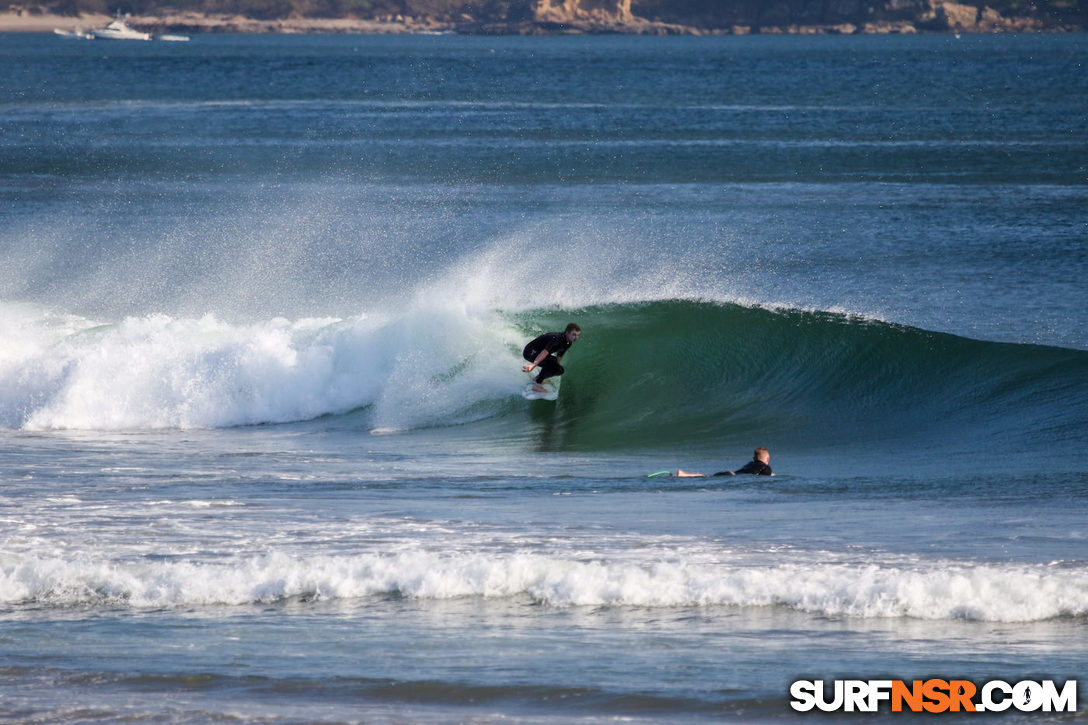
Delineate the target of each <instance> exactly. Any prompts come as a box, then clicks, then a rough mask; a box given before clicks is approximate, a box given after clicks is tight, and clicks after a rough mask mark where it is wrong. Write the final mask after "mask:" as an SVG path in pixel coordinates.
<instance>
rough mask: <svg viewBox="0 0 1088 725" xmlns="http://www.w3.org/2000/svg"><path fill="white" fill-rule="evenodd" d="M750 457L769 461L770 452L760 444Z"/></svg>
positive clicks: (764, 461)
mask: <svg viewBox="0 0 1088 725" xmlns="http://www.w3.org/2000/svg"><path fill="white" fill-rule="evenodd" d="M752 457H753V458H754V459H755V460H757V461H762V462H763V463H770V462H771V452H770V451H768V450H767V449H766V448H764V447H762V446H760V447H759V448H757V449H756V452H755V453H753V454H752Z"/></svg>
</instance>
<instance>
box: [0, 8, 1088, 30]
mask: <svg viewBox="0 0 1088 725" xmlns="http://www.w3.org/2000/svg"><path fill="white" fill-rule="evenodd" d="M110 20H112V17H110V16H108V15H102V14H96V15H81V16H78V17H73V16H66V15H52V14H48V13H42V14H32V13H29V12H23V13H15V12H0V33H51V32H53V30H55V29H57V30H65V31H74V30H89V29H91V28H98V27H102V26H104V25H106V23H108V22H109V21H110ZM126 21H127V22H128V24H129V25H131V26H132V27H134V28H137V29H139V30H143V31H147V32H156V33H176V32H183V33H192V34H198V33H252V34H358V35H405V34H425V33H456V34H464V35H604V34H609V35H748V34H761V35H855V34H862V35H912V34H916V33H938V34H940V33H943V34H948V33H952V32H957V33H972V34H992V33H1070V32H1084V30H1085V29H1084V28H1080V27H1075V26H1045V25H1043V24H1042V23H1040V22H1038V21H1033V20H1030V19H1024V18H1011V19H1002V21H1001V22H1000V23H996V24H989V25H983V24H980V25H978V26H976V27H972V28H956V29H947V30H934V29H933V28H919V27H917V26H916V25H915V24H913V23H910V22H907V21H900V22H878V23H866V24H865V25H862V26H856V25H853V24H851V23H843V24H838V25H788V26H774V27H769V26H763V27H752V26H733V27H730V28H701V27H696V26H687V25H675V24H670V23H661V22H654V21H648V20H642V19H638V18H636V19H635V21H633V22H629V23H546V22H539V21H524V22H518V23H513V22H497V23H496V22H491V23H468V22H463V23H454V22H448V21H442V20H435V19H432V18H412V17H403V16H396V17H389V18H383V19H370V20H364V19H358V18H303V17H289V18H282V19H272V20H260V19H257V18H250V17H245V16H241V15H214V14H203V13H196V12H183V13H171V14H165V15H133V16H131V17H129V18H127V20H126Z"/></svg>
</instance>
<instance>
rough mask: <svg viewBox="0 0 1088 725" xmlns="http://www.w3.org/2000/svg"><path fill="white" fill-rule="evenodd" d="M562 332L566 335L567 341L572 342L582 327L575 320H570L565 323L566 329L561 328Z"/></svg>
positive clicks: (578, 335) (579, 333)
mask: <svg viewBox="0 0 1088 725" xmlns="http://www.w3.org/2000/svg"><path fill="white" fill-rule="evenodd" d="M563 334H564V335H566V336H567V341H568V342H574V341H575V340H577V339H578V338H579V337H580V336H581V334H582V328H581V327H579V326H578V323H577V322H572V323H570V324H569V325H567V329H565V330H563Z"/></svg>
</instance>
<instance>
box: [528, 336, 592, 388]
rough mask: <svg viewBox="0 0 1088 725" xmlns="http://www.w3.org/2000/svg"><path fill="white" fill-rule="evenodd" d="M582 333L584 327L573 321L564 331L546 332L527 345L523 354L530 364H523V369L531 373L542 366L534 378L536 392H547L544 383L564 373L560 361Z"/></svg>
mask: <svg viewBox="0 0 1088 725" xmlns="http://www.w3.org/2000/svg"><path fill="white" fill-rule="evenodd" d="M581 334H582V328H581V327H578V325H577V324H576V323H574V322H572V323H570V324H569V325H567V329H566V330H564V331H563V332H545V333H544V334H543V335H541V336H540V337H538V338H536V339H534V340H532V341H531V342H530V343H529V344H528V345H526V346H525V349H524V350H523V351H522V352H521V356H522V357H523V358H525V359H526V360H528V361H529V364H528V365H522V366H521V369H522V370H523V371H525V372H527V373H531V372H533V369H534V368H540V374H539V375H537V376H536V378H535V379H534V380H533V391H534V392H537V393H545V392H547V391H548V389H547V388H545V387H544V386H543V384H542V383H543V382H544V381H545V380H547V379H548V378H554V377H555V376H557V375H562V374H563V372H564V370H563V366H562V365H560V364H559V361H560V360H562V359H563V355H564V354H566V352H567V350H569V349H570V346H571V345H573V344H574V341H575V340H577V339H578V338H579V336H581Z"/></svg>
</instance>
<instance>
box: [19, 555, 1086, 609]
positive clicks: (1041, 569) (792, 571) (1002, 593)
mask: <svg viewBox="0 0 1088 725" xmlns="http://www.w3.org/2000/svg"><path fill="white" fill-rule="evenodd" d="M390 594H395V595H401V596H406V597H412V598H419V599H450V598H457V597H481V598H506V597H518V596H525V597H529V598H531V600H532V601H534V602H537V603H542V604H547V605H551V606H557V607H571V606H579V607H580V606H592V607H600V606H612V607H628V606H634V607H707V606H734V607H766V606H786V607H790V608H793V609H797V610H800V611H805V612H812V613H817V614H822V615H830V616H851V617H863V618H872V617H910V618H918V619H929V620H939V619H968V620H980V621H990V622H1030V621H1039V620H1045V619H1050V618H1054V617H1068V616H1078V617H1079V616H1085V615H1086V614H1088V572H1085V571H1084V570H1083V569H1073V570H1069V569H1061V568H1054V567H1047V566H1038V565H1020V566H1013V565H974V566H967V565H961V564H955V563H948V562H933V563H929V564H927V565H920V564H916V565H914V566H912V567H905V566H902V565H893V564H887V565H871V566H859V565H847V564H839V563H819V562H809V563H803V564H780V565H772V566H743V565H742V566H736V565H724V564H719V565H715V564H711V563H708V562H699V563H685V562H681V561H667V560H657V561H648V560H643V561H639V562H632V561H610V560H604V559H601V560H588V561H587V560H579V559H571V558H567V557H563V556H559V555H554V554H553V555H543V554H537V553H525V554H522V553H512V554H503V555H490V556H489V555H484V554H475V553H460V554H438V553H433V552H426V551H404V552H401V553H396V554H388V555H379V554H366V555H357V556H327V555H322V556H312V557H299V556H291V555H287V554H284V553H272V554H267V555H261V556H251V557H247V558H239V559H236V560H232V561H230V562H218V561H217V562H214V563H197V562H189V561H185V562H164V561H140V560H137V561H123V562H122V561H108V560H98V559H94V558H90V557H88V558H80V559H78V560H61V559H57V558H47V557H46V558H39V557H36V556H29V555H19V554H16V555H10V554H9V555H8V556H6V557H4V559H2V560H0V602H2V603H4V604H7V605H12V604H25V603H35V604H39V605H46V606H60V607H68V606H88V605H91V606H93V605H106V606H119V605H120V606H130V607H134V608H154V607H187V606H199V605H243V604H251V603H269V602H277V601H282V600H287V599H292V598H303V597H304V598H316V599H355V598H362V597H368V596H374V595H390Z"/></svg>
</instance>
